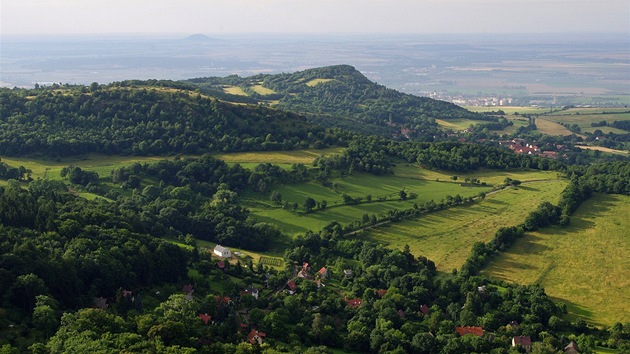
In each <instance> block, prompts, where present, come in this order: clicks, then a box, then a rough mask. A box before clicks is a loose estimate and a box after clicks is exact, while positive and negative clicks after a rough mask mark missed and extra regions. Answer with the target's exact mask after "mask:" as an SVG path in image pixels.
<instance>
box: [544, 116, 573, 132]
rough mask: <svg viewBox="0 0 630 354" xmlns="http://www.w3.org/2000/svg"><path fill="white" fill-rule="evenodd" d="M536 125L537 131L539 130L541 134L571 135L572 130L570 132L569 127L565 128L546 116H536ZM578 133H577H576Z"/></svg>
mask: <svg viewBox="0 0 630 354" xmlns="http://www.w3.org/2000/svg"><path fill="white" fill-rule="evenodd" d="M536 127H537V128H538V131H540V132H541V133H543V134H547V135H572V134H573V132H571V131H570V130H569V129H567V128H565V127H564V126H562V125H560V124H558V123H556V122H553V121H551V120H548V118H540V117H539V118H536ZM576 135H579V134H576Z"/></svg>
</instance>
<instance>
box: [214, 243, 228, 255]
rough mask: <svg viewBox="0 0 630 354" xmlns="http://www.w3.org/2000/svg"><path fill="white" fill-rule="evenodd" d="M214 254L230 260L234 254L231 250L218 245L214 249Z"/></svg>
mask: <svg viewBox="0 0 630 354" xmlns="http://www.w3.org/2000/svg"><path fill="white" fill-rule="evenodd" d="M213 252H214V254H216V255H217V256H219V257H221V258H230V257H232V252H231V251H230V249H229V248H226V247H223V246H221V245H216V246H215V247H214V251H213Z"/></svg>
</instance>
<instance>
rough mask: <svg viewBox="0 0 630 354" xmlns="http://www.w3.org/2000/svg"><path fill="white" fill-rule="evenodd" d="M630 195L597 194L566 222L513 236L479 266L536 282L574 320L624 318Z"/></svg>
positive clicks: (628, 304)
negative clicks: (508, 245) (503, 248)
mask: <svg viewBox="0 0 630 354" xmlns="http://www.w3.org/2000/svg"><path fill="white" fill-rule="evenodd" d="M628 215H630V197H629V196H622V195H595V196H593V197H592V198H591V199H589V200H588V201H586V202H584V203H583V204H582V205H581V206H580V207H579V209H578V210H577V212H576V213H575V214H574V215H573V216H572V217H571V223H570V225H569V226H568V227H549V228H545V229H543V230H540V231H538V232H531V233H528V234H526V235H525V237H523V238H521V239H520V240H517V242H516V243H515V244H514V246H512V247H511V248H510V249H509V250H508V251H507V252H504V253H503V254H501V255H500V256H499V257H497V258H496V259H495V260H494V261H492V262H491V263H490V265H489V266H487V267H486V269H485V270H484V271H483V273H484V274H485V275H488V276H491V277H493V278H496V279H501V280H505V281H509V282H514V283H519V284H540V285H542V286H543V287H544V288H545V291H546V292H547V294H548V295H550V296H552V297H553V298H554V299H556V300H558V301H560V302H562V303H565V304H566V305H567V309H568V311H569V314H570V316H571V317H572V318H573V319H577V318H582V319H584V320H585V321H587V322H589V323H591V324H594V325H599V326H601V325H606V326H610V325H613V324H614V323H615V322H622V323H627V322H628V320H629V317H628V316H629V315H628V314H630V238H629V237H628V236H629V234H628V230H630V218H628Z"/></svg>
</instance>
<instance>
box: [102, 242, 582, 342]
mask: <svg viewBox="0 0 630 354" xmlns="http://www.w3.org/2000/svg"><path fill="white" fill-rule="evenodd" d="M212 253H213V254H214V255H216V256H217V257H220V258H221V259H222V260H220V261H219V262H217V265H218V267H219V268H222V267H221V263H223V265H225V262H224V260H226V259H229V258H231V257H232V252H231V251H230V250H229V249H228V248H226V247H223V246H220V245H217V246H216V247H215V248H214V249H213V251H212ZM226 261H227V260H226ZM329 276H330V273H329V270H328V269H327V268H326V267H321V268H320V269H319V270H318V271H317V272H315V273H312V272H311V268H310V266H309V264H308V263H306V262H305V263H304V264H303V265H302V266H301V267H299V266H298V267H296V276H295V277H294V278H293V279H289V280H288V281H287V283H286V286H285V287H284V289H285V291H286V292H287V293H288V294H290V295H293V294H295V293H296V292H297V290H298V288H297V285H296V283H295V281H296V280H297V279H298V278H301V279H304V280H306V281H312V282H314V283H316V284H317V286H318V287H323V286H324V284H323V283H322V281H323V280H325V279H327V278H328V277H329ZM343 276H344V278H346V279H349V278H352V270H350V269H345V270H344V271H343ZM477 290H478V291H479V293H481V294H483V293H485V292H486V291H487V289H486V287H485V286H481V287H478V289H477ZM181 291H182V293H184V295H185V297H186V300H189V301H190V300H193V294H194V292H195V289H194V287H193V285H192V284H185V285H184V286H182V289H181ZM158 293H159V292H158ZM386 294H387V289H379V290H376V291H375V295H377V296H378V297H379V298H382V297H384V296H385V295H386ZM122 295H123V296H125V297H130V298H132V301H133V300H135V299H134V297H133V294H132V291H129V290H124V291H123V293H122ZM138 296H139V295H138ZM246 296H252V297H254V298H255V299H258V298H259V296H260V291H259V290H258V289H256V288H254V287H251V286H250V287H247V288H245V289H243V290H241V291H240V297H241V299H243V298H244V297H246ZM138 300H139V299H138ZM215 300H216V303H217V308H228V306H231V305H233V304H234V302H233V301H232V299H231V298H230V297H227V296H215ZM343 300H344V302H345V303H346V305H347V306H348V308H351V309H356V308H358V307H360V306H361V305H362V304H363V301H362V299H361V298H352V299H349V298H346V297H345V296H344V297H343ZM107 302H108V300H107V299H106V298H103V297H95V298H94V301H93V308H97V309H102V310H106V309H107V308H108V306H109V305H108V303H107ZM418 310H419V312H420V313H421V314H422V315H423V316H428V315H429V314H430V311H431V310H430V308H429V306H427V305H426V304H421V305H420V306H419V308H418ZM398 316H399V317H400V318H401V319H403V318H404V317H405V312H404V311H402V310H399V311H398ZM197 317H198V318H199V319H200V320H201V321H202V323H203V324H204V325H208V324H209V323H211V321H212V316H210V315H208V314H207V313H200V314H198V315H197ZM508 326H509V328H511V329H518V327H519V324H518V322H516V321H511V322H510V323H509V324H508ZM240 327H241V328H240V330H241V331H243V332H244V333H247V332H246V331H247V328H248V326H247V325H246V324H244V323H241V324H240ZM455 331H456V332H457V333H458V334H459V335H460V336H466V335H472V336H477V337H485V338H487V339H488V340H493V339H494V335H493V334H491V333H485V332H484V330H483V328H482V327H479V326H459V327H456V328H455ZM265 338H266V333H265V332H262V331H259V330H258V329H256V328H251V329H250V331H249V333H248V334H247V336H246V341H247V342H248V343H251V344H258V345H260V344H262V343H263V342H264V340H265ZM512 346H513V347H521V348H523V349H524V350H525V351H526V352H528V353H529V352H530V351H531V348H532V340H531V337H530V336H522V335H519V336H513V337H512ZM563 352H564V353H566V354H579V353H580V351H579V348H578V346H577V344H576V343H575V342H574V341H571V342H569V343H568V345H566V346H565V347H564V349H563Z"/></svg>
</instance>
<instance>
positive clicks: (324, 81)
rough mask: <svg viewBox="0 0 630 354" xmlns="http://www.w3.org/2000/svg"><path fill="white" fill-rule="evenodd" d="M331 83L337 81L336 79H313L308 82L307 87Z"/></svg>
mask: <svg viewBox="0 0 630 354" xmlns="http://www.w3.org/2000/svg"><path fill="white" fill-rule="evenodd" d="M330 81H335V79H313V80H310V81H309V82H307V83H306V86H309V87H313V86H317V85H319V84H323V83H326V82H330Z"/></svg>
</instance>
